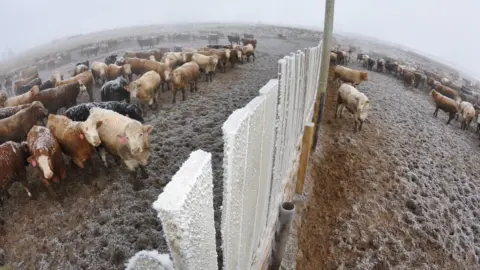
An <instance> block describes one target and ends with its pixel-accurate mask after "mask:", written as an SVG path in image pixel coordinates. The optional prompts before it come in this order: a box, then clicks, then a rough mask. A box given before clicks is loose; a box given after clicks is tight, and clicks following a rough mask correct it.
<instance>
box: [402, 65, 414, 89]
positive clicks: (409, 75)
mask: <svg viewBox="0 0 480 270" xmlns="http://www.w3.org/2000/svg"><path fill="white" fill-rule="evenodd" d="M414 83H415V74H413V72H410V71H408V70H406V69H404V70H403V85H405V86H407V87H410V86H413V85H414Z"/></svg>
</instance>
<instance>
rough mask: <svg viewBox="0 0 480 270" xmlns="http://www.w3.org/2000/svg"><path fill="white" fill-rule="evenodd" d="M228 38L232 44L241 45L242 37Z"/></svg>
mask: <svg viewBox="0 0 480 270" xmlns="http://www.w3.org/2000/svg"><path fill="white" fill-rule="evenodd" d="M227 38H228V42H230V44H233V43H236V44H240V36H238V35H235V36H230V35H228V36H227Z"/></svg>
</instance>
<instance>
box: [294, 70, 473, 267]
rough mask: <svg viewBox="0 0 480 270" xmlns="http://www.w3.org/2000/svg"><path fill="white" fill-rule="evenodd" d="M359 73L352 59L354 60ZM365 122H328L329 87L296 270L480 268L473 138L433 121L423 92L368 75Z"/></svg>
mask: <svg viewBox="0 0 480 270" xmlns="http://www.w3.org/2000/svg"><path fill="white" fill-rule="evenodd" d="M351 66H352V67H354V68H356V69H362V68H361V67H359V66H357V64H356V63H353V64H351ZM369 79H370V81H368V82H365V83H362V84H361V85H360V86H359V89H360V91H362V92H364V93H365V94H366V95H367V96H368V97H369V99H370V101H371V105H372V109H371V112H370V115H369V116H368V119H369V123H366V124H365V125H364V129H363V131H362V132H360V133H359V134H353V119H352V116H351V114H349V113H348V112H345V117H344V119H334V117H333V116H334V113H335V105H336V95H337V92H336V89H335V87H334V86H332V85H331V84H329V89H328V92H327V99H326V107H325V111H324V118H323V121H322V126H321V130H322V132H321V138H320V140H319V145H318V151H319V153H317V154H318V157H317V158H316V160H314V162H313V163H314V165H313V168H311V171H312V183H313V190H312V191H311V194H310V195H309V197H310V198H309V201H308V206H307V208H306V211H305V213H304V215H303V216H302V226H301V228H300V232H299V240H298V248H299V251H298V254H297V269H478V268H479V267H480V266H479V258H480V242H479V239H480V226H479V222H480V211H479V210H478V209H479V207H480V197H479V195H478V191H479V189H480V178H479V175H480V168H479V167H478V164H479V162H480V155H479V153H478V144H479V141H478V138H477V135H475V133H474V132H473V130H474V127H473V125H472V128H471V131H461V130H460V128H459V127H460V123H459V122H452V123H453V124H450V125H448V126H447V125H446V124H445V123H446V122H447V118H448V117H447V115H446V114H445V113H443V112H439V115H438V118H435V117H433V115H432V114H433V111H434V106H433V105H432V104H431V103H430V97H429V96H428V95H427V91H428V90H423V91H422V90H417V89H406V88H405V87H404V86H403V84H402V83H401V82H400V81H397V80H396V79H394V78H392V76H389V75H386V74H379V73H376V72H373V71H372V72H369Z"/></svg>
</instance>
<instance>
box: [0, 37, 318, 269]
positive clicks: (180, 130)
mask: <svg viewBox="0 0 480 270" xmlns="http://www.w3.org/2000/svg"><path fill="white" fill-rule="evenodd" d="M258 42H259V43H258V44H259V45H258V47H257V51H256V57H257V58H256V61H255V62H254V63H246V64H244V65H238V66H237V67H236V68H235V69H233V70H230V69H229V68H228V69H227V73H225V74H223V73H220V72H217V74H216V76H215V77H214V79H213V82H211V83H206V82H204V81H201V82H200V83H199V90H198V92H195V93H190V92H187V99H186V101H182V100H181V95H177V104H176V105H174V106H172V105H171V101H172V93H171V92H163V93H162V98H161V99H162V100H161V103H162V104H161V107H160V109H159V110H158V111H156V112H153V113H152V112H151V111H149V112H148V117H147V118H146V123H147V124H151V125H153V127H154V129H153V132H152V134H151V136H150V141H151V158H150V164H149V165H148V167H147V169H148V172H149V177H148V179H145V180H142V181H141V184H140V185H135V186H133V185H132V183H131V181H130V179H129V177H128V173H127V170H126V169H125V167H124V166H123V164H117V165H115V163H113V162H112V163H113V166H112V168H110V169H109V170H107V169H105V168H104V167H103V165H102V164H101V161H100V159H99V158H98V157H96V158H95V159H94V162H95V166H93V167H92V166H88V167H86V168H85V169H84V170H82V169H79V168H77V167H75V166H74V165H69V168H68V172H67V174H68V175H67V179H66V180H65V181H63V182H62V183H60V184H59V186H57V187H56V190H57V192H58V193H59V194H60V199H59V200H54V199H53V198H51V197H50V196H49V195H48V194H47V192H46V190H45V189H44V187H43V185H42V184H41V182H40V181H38V178H37V177H36V172H35V171H34V170H33V169H32V168H28V171H29V176H28V180H29V183H30V185H31V187H32V191H33V192H34V194H35V198H34V199H29V198H28V197H27V196H26V194H25V192H24V191H23V190H22V188H21V185H19V184H15V185H14V186H13V187H12V188H11V189H10V193H11V195H12V197H11V198H10V199H9V200H7V201H6V203H5V204H4V205H3V206H0V266H1V265H8V266H11V267H13V268H14V269H123V268H124V266H123V264H124V263H125V262H126V260H127V259H128V258H129V257H131V256H132V255H134V253H135V252H137V251H140V250H142V249H156V250H158V251H160V252H161V253H168V249H167V246H166V243H165V240H164V239H163V235H162V225H161V223H160V221H159V219H158V218H157V217H156V213H155V212H154V210H153V209H152V206H151V205H152V203H153V201H154V200H156V198H157V196H158V195H159V194H160V193H161V192H162V190H163V187H164V186H165V184H166V183H168V182H169V181H170V179H171V177H172V176H173V174H174V173H175V172H176V171H177V170H178V169H179V167H180V166H181V164H182V163H183V162H184V161H185V160H186V159H187V158H188V156H189V154H190V152H191V151H194V150H197V149H202V150H205V151H208V152H211V153H212V155H213V172H214V195H215V201H214V205H215V209H216V211H215V222H216V227H217V232H218V231H219V228H220V215H221V211H220V206H221V202H222V186H223V184H222V173H223V172H222V166H221V162H222V159H223V142H222V139H221V137H222V132H221V127H222V124H223V122H224V121H225V120H226V119H227V117H228V116H229V115H230V113H231V112H232V111H233V110H235V109H237V108H241V107H243V106H244V105H246V104H247V103H248V102H249V101H250V100H251V99H252V98H253V97H255V96H257V95H258V90H259V89H260V87H261V86H263V85H264V84H265V83H266V82H267V81H268V80H269V79H272V78H276V77H277V61H278V60H279V59H280V58H281V57H283V56H284V55H286V54H288V53H290V52H292V51H295V50H297V49H302V48H305V47H309V46H315V45H316V42H308V41H299V40H286V41H282V40H276V39H259V40H258ZM223 43H226V40H223ZM176 44H180V45H183V46H184V47H200V46H205V45H206V41H197V42H195V43H191V42H190V43H187V42H184V43H176ZM172 45H173V44H168V43H167V44H161V45H160V46H169V47H171V46H172ZM122 46H123V48H121V49H126V48H129V49H134V50H139V47H138V45H136V44H135V43H133V44H130V45H128V44H127V45H122ZM128 46H131V47H128ZM105 56H106V54H103V55H99V56H98V57H96V58H90V61H91V62H92V60H97V59H104V58H105ZM82 59H83V58H82ZM82 59H74V62H76V61H77V60H82ZM73 66H74V63H71V64H69V65H66V66H63V67H60V68H59V69H60V70H61V71H62V72H63V74H65V76H66V77H69V76H68V75H67V72H68V70H71V69H72V68H73ZM40 75H41V77H42V79H47V78H48V77H49V76H50V71H47V72H41V74H40ZM202 79H203V77H202ZM95 97H96V98H95V100H96V101H99V93H98V90H97V91H96V94H95ZM87 100H88V98H87V95H86V94H85V95H83V96H81V97H79V102H86V101H87ZM219 240H220V238H219V236H217V244H220V242H219ZM219 255H220V256H219V260H221V253H220V254H219Z"/></svg>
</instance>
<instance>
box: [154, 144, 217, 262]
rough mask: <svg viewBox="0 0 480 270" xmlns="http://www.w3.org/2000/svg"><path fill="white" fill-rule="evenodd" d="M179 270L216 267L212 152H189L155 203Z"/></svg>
mask: <svg viewBox="0 0 480 270" xmlns="http://www.w3.org/2000/svg"><path fill="white" fill-rule="evenodd" d="M153 208H154V209H155V210H157V212H158V217H159V218H160V220H161V221H162V226H163V231H164V233H165V238H166V240H167V243H168V247H169V249H170V253H171V256H172V258H173V263H174V267H175V269H176V270H188V269H217V250H216V246H215V223H214V220H213V218H214V217H213V177H212V155H211V154H210V153H207V152H204V151H202V150H197V151H195V152H192V153H191V154H190V157H189V158H188V160H187V161H186V162H185V163H183V165H182V167H181V168H180V170H179V171H178V172H177V173H176V174H175V175H174V176H173V178H172V181H170V182H169V183H168V184H167V185H166V186H165V189H164V190H163V193H162V194H160V195H159V196H158V199H157V201H155V202H154V203H153Z"/></svg>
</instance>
